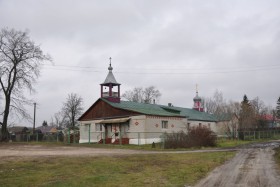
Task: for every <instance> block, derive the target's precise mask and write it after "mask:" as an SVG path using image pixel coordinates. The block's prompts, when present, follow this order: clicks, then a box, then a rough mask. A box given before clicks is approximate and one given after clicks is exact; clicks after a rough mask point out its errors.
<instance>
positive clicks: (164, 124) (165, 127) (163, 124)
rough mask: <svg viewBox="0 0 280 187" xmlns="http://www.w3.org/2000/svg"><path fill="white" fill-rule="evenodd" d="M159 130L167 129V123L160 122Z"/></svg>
mask: <svg viewBox="0 0 280 187" xmlns="http://www.w3.org/2000/svg"><path fill="white" fill-rule="evenodd" d="M161 128H163V129H168V121H161Z"/></svg>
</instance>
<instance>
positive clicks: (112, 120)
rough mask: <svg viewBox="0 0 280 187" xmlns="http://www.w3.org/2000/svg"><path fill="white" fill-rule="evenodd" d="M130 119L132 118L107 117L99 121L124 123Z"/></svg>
mask: <svg viewBox="0 0 280 187" xmlns="http://www.w3.org/2000/svg"><path fill="white" fill-rule="evenodd" d="M128 120H130V118H117V119H105V120H101V121H99V123H124V122H127V121H128Z"/></svg>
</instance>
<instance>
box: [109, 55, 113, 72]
mask: <svg viewBox="0 0 280 187" xmlns="http://www.w3.org/2000/svg"><path fill="white" fill-rule="evenodd" d="M109 60H110V65H109V67H108V70H109V71H112V70H113V67H112V65H111V61H112V58H111V57H110V58H109Z"/></svg>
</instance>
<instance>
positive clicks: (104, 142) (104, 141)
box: [103, 132, 106, 144]
mask: <svg viewBox="0 0 280 187" xmlns="http://www.w3.org/2000/svg"><path fill="white" fill-rule="evenodd" d="M103 134H104V140H103V144H106V137H105V136H106V133H105V132H104V133H103Z"/></svg>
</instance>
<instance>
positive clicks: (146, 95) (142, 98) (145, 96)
mask: <svg viewBox="0 0 280 187" xmlns="http://www.w3.org/2000/svg"><path fill="white" fill-rule="evenodd" d="M160 96H161V93H160V91H159V90H157V89H156V87H155V86H149V87H147V88H145V89H143V88H141V87H136V88H134V89H133V90H129V91H126V92H125V93H124V94H123V95H122V97H124V98H126V99H127V100H129V101H133V102H137V103H152V102H153V100H159V98H160Z"/></svg>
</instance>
